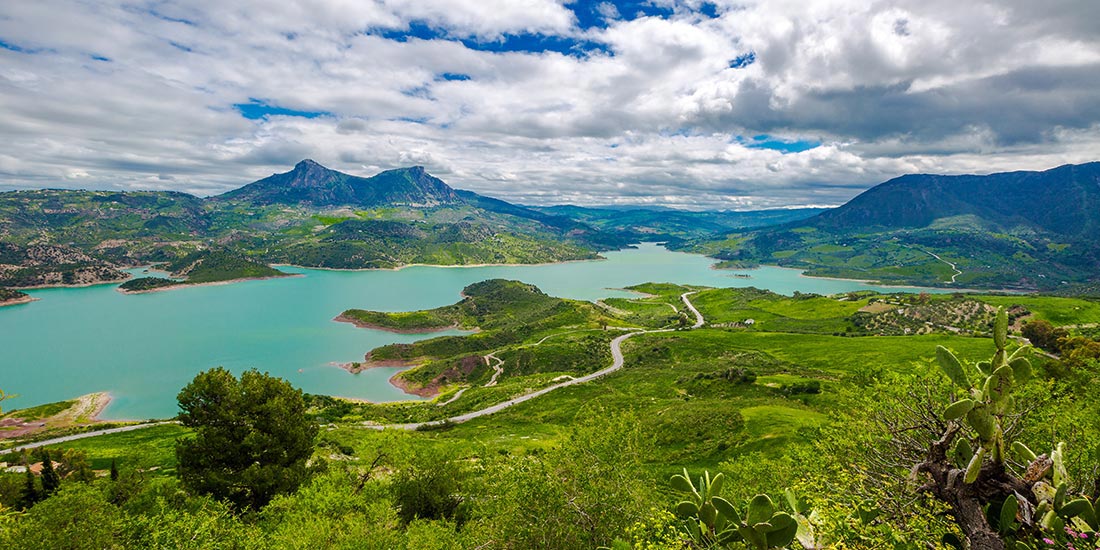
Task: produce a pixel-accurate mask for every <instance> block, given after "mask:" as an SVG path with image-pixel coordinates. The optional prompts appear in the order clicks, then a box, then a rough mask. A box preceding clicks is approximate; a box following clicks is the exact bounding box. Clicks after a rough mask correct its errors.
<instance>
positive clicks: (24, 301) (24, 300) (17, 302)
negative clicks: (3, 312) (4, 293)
mask: <svg viewBox="0 0 1100 550" xmlns="http://www.w3.org/2000/svg"><path fill="white" fill-rule="evenodd" d="M39 300H41V298H35V297H34V296H24V297H22V298H16V299H14V300H8V301H6V302H0V307H5V306H21V305H23V304H29V303H31V302H37V301H39Z"/></svg>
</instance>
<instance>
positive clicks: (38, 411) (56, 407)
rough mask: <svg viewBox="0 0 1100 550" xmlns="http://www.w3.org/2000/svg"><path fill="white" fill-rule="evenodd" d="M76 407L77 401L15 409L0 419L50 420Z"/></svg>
mask: <svg viewBox="0 0 1100 550" xmlns="http://www.w3.org/2000/svg"><path fill="white" fill-rule="evenodd" d="M73 405H76V401H75V400H73V401H58V402H57V403H46V404H44V405H38V406H37V407H30V408H27V409H15V410H11V411H8V412H7V413H4V415H3V416H0V418H22V419H23V420H25V421H31V420H40V419H42V418H49V417H51V416H53V415H55V414H58V413H60V412H62V411H65V410H67V409H69V408H70V407H72V406H73Z"/></svg>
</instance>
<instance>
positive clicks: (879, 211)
mask: <svg viewBox="0 0 1100 550" xmlns="http://www.w3.org/2000/svg"><path fill="white" fill-rule="evenodd" d="M958 216H971V217H973V219H975V220H980V221H981V222H983V223H985V224H986V226H987V227H991V228H997V229H1006V230H1007V229H1013V228H1022V227H1029V228H1033V229H1035V230H1037V231H1046V232H1050V233H1056V234H1059V235H1100V233H1098V232H1100V162H1092V163H1088V164H1079V165H1070V164H1067V165H1065V166H1059V167H1057V168H1053V169H1051V170H1046V171H1043V172H1004V173H1000V174H990V175H987V176H973V175H967V176H936V175H928V174H916V175H907V176H902V177H899V178H895V179H892V180H890V181H887V182H886V183H882V184H880V185H876V186H875V187H872V188H871V189H869V190H867V191H866V192H864V193H863V194H861V195H859V196H858V197H856V198H854V199H852V200H851V201H849V202H848V203H847V204H845V205H843V206H841V207H840V208H836V209H833V210H829V211H826V212H823V213H821V214H819V215H818V216H816V217H815V218H812V219H810V220H807V221H806V222H805V224H804V225H809V226H812V227H820V228H828V229H833V230H841V231H844V230H852V229H855V228H868V227H882V228H923V227H928V226H930V225H932V224H933V223H935V222H937V221H938V220H944V219H948V218H953V217H958Z"/></svg>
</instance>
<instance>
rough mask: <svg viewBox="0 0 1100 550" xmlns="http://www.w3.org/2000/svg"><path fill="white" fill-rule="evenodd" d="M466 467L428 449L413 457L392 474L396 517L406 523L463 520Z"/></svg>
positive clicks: (460, 521)
mask: <svg viewBox="0 0 1100 550" xmlns="http://www.w3.org/2000/svg"><path fill="white" fill-rule="evenodd" d="M465 477H466V471H465V468H464V467H463V466H462V465H461V464H460V463H459V462H458V461H456V460H453V459H447V458H446V457H444V456H442V455H440V454H438V453H437V452H432V451H430V450H428V451H424V452H420V453H418V454H416V455H415V457H414V458H413V459H412V461H411V463H410V464H409V465H408V466H407V467H404V468H401V469H400V470H398V471H397V473H396V474H395V475H394V479H393V482H392V484H391V486H390V490H391V491H392V493H393V501H394V504H395V505H396V506H397V515H398V517H400V518H401V521H402V522H404V523H405V524H409V523H411V522H412V521H413V520H416V519H445V520H452V521H454V522H455V523H456V524H457V525H458V526H461V525H462V523H463V522H464V521H465V520H466V517H465V512H464V510H463V500H464V499H463V496H462V494H461V493H462V485H463V480H464V478H465Z"/></svg>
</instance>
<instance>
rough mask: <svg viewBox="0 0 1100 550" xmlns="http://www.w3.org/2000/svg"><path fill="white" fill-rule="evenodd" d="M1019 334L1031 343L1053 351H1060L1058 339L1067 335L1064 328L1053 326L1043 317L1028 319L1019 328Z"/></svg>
mask: <svg viewBox="0 0 1100 550" xmlns="http://www.w3.org/2000/svg"><path fill="white" fill-rule="evenodd" d="M1020 334H1022V335H1023V336H1024V338H1027V339H1028V341H1030V342H1031V345H1033V346H1035V347H1037V348H1040V349H1044V350H1047V351H1050V352H1054V353H1058V352H1059V351H1060V347H1061V346H1060V342H1059V340H1060V339H1062V338H1066V337H1068V336H1069V332H1066V329H1064V328H1062V327H1055V326H1054V325H1052V324H1050V321H1046V320H1043V319H1035V320H1033V321H1028V322H1027V323H1025V324H1024V326H1023V327H1022V328H1021V329H1020Z"/></svg>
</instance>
